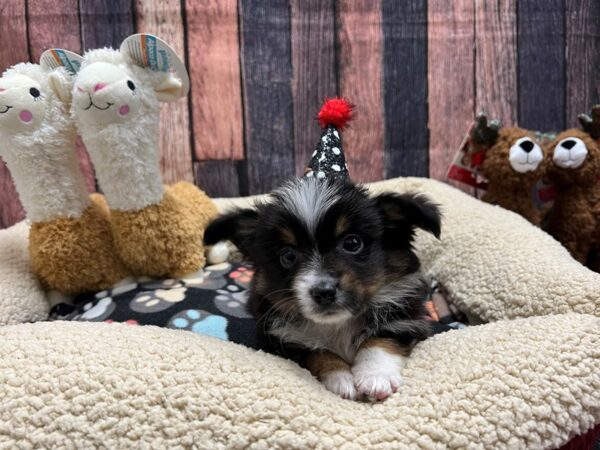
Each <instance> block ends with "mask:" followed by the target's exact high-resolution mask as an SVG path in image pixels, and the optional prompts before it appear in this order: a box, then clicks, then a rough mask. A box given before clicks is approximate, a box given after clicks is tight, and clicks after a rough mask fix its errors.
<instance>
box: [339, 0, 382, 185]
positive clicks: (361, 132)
mask: <svg viewBox="0 0 600 450" xmlns="http://www.w3.org/2000/svg"><path fill="white" fill-rule="evenodd" d="M336 21H337V22H336V23H337V38H338V43H339V55H338V67H339V72H338V82H339V91H340V95H342V96H343V97H346V98H348V99H349V100H350V101H351V102H352V103H354V104H355V105H356V115H355V119H354V120H353V121H352V123H351V124H350V126H349V127H348V129H347V130H345V131H344V133H343V137H342V139H343V140H344V142H345V144H344V150H345V152H346V159H347V161H348V168H349V170H350V176H351V177H352V179H353V180H355V181H358V182H365V181H374V180H381V179H382V178H383V175H384V174H383V156H384V151H383V148H384V147H383V146H384V136H383V134H384V121H383V98H382V86H381V78H382V77H381V73H382V50H383V48H382V42H381V41H382V31H381V3H380V1H379V0H353V1H349V0H339V1H338V2H337V4H336Z"/></svg>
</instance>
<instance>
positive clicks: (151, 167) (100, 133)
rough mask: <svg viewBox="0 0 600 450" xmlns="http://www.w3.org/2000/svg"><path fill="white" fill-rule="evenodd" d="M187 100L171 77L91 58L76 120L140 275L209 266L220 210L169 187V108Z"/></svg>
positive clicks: (127, 256) (120, 241)
mask: <svg viewBox="0 0 600 450" xmlns="http://www.w3.org/2000/svg"><path fill="white" fill-rule="evenodd" d="M185 95H186V92H184V88H183V87H182V83H181V81H180V80H178V79H177V78H176V77H175V76H174V75H173V74H172V73H170V72H162V71H153V70H151V69H149V68H147V67H142V66H141V65H139V64H138V63H137V62H136V61H134V59H133V58H132V57H131V56H130V55H129V54H126V53H123V51H118V50H113V49H109V48H104V49H98V50H92V51H89V52H87V53H86V54H85V55H84V59H83V61H82V64H81V69H80V71H79V72H78V73H77V75H76V79H75V86H74V88H73V104H72V109H71V111H72V115H73V117H74V119H75V122H76V124H77V128H78V130H79V132H80V134H81V137H82V139H83V142H84V143H85V145H86V148H87V150H88V152H89V154H90V157H91V159H92V162H93V163H94V167H95V169H96V175H97V178H98V181H99V184H100V188H101V189H102V191H103V192H104V195H105V198H106V201H107V203H108V205H109V207H110V222H111V227H112V233H113V237H114V240H115V246H116V248H117V252H118V254H119V256H120V257H121V259H122V261H123V262H124V263H125V265H126V267H127V268H128V269H129V270H130V271H131V272H132V273H133V274H135V275H147V276H152V277H178V276H182V275H185V274H188V273H191V272H194V271H196V270H198V269H200V268H201V267H202V266H203V265H204V263H205V256H204V247H203V243H202V238H203V233H204V229H205V227H206V225H207V224H208V222H209V221H210V219H212V218H213V217H215V216H216V215H217V208H216V207H215V205H214V204H213V202H212V201H211V200H210V199H209V198H208V196H207V195H206V194H204V193H203V192H202V191H200V190H199V189H198V188H196V187H195V186H194V185H192V184H190V183H186V182H181V183H177V184H175V185H173V186H163V183H162V180H161V174H160V167H159V149H158V129H159V111H160V103H159V102H161V101H175V100H177V99H179V98H181V97H183V96H185Z"/></svg>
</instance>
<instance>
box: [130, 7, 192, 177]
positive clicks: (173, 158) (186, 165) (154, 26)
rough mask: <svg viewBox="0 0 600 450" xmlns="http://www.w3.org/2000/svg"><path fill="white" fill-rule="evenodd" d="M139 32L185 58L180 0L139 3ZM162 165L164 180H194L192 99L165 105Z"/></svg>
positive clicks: (161, 125) (161, 152)
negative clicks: (190, 106)
mask: <svg viewBox="0 0 600 450" xmlns="http://www.w3.org/2000/svg"><path fill="white" fill-rule="evenodd" d="M134 6H135V13H136V28H137V29H136V31H137V32H139V33H143V32H147V33H152V34H155V35H157V36H159V37H161V38H162V39H164V40H165V41H166V42H167V43H168V44H169V45H170V46H171V47H173V49H174V50H175V51H176V52H177V54H178V55H179V57H180V58H185V42H184V41H185V38H184V27H183V18H182V12H181V1H180V0H135V5H134ZM159 134H160V137H159V139H160V147H159V148H160V165H161V169H162V175H163V180H164V182H165V183H168V184H171V183H175V182H177V181H181V180H185V181H190V182H192V181H193V180H194V176H193V171H192V149H191V143H190V138H191V135H190V121H189V110H188V99H187V98H185V99H180V100H179V101H177V102H173V103H163V104H162V105H161V110H160V130H159Z"/></svg>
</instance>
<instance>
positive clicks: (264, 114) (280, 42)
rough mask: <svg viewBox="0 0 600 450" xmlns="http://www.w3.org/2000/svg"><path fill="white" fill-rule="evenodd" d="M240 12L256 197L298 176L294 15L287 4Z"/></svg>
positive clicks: (253, 2)
mask: <svg viewBox="0 0 600 450" xmlns="http://www.w3.org/2000/svg"><path fill="white" fill-rule="evenodd" d="M240 6H241V10H240V14H241V20H240V22H241V27H242V28H241V37H242V44H241V48H242V52H241V55H242V79H243V81H242V82H243V92H244V117H245V122H244V123H245V137H246V169H247V174H246V175H247V181H248V192H249V193H250V194H256V193H260V192H267V191H269V190H271V189H272V188H274V187H275V186H277V185H278V184H280V182H281V181H282V180H284V179H286V178H288V177H290V176H292V175H293V174H294V167H295V166H294V150H293V149H294V143H293V130H294V125H293V101H292V88H291V83H292V56H291V29H290V28H291V27H290V25H291V24H290V9H289V5H288V3H287V2H286V1H284V0H273V1H271V2H269V4H268V5H267V4H266V3H265V2H261V1H258V0H243V1H242V2H241V3H240ZM308 126H310V124H309V125H308Z"/></svg>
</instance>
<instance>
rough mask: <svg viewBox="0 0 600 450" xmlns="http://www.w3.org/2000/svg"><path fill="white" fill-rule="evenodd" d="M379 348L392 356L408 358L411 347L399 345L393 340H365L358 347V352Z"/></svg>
mask: <svg viewBox="0 0 600 450" xmlns="http://www.w3.org/2000/svg"><path fill="white" fill-rule="evenodd" d="M372 347H379V348H380V349H382V350H385V351H386V352H388V353H391V354H392V355H400V356H408V355H409V354H410V350H411V347H408V346H404V345H400V344H399V343H398V342H396V341H394V340H393V339H386V338H372V339H367V340H366V341H365V342H363V343H362V344H361V346H360V349H359V351H360V350H364V349H367V348H372Z"/></svg>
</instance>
